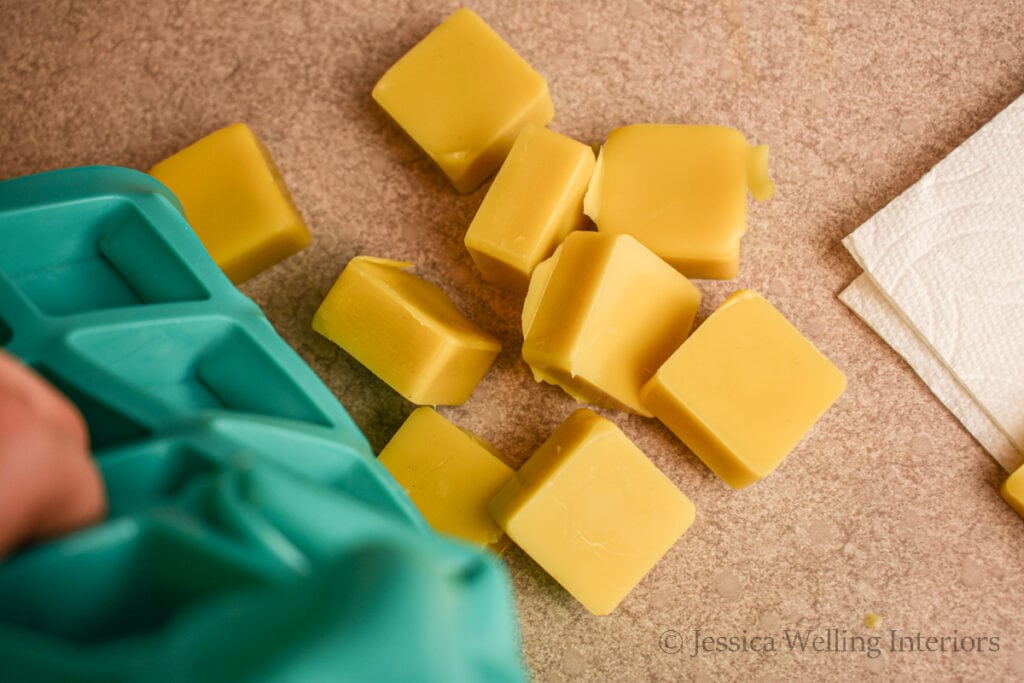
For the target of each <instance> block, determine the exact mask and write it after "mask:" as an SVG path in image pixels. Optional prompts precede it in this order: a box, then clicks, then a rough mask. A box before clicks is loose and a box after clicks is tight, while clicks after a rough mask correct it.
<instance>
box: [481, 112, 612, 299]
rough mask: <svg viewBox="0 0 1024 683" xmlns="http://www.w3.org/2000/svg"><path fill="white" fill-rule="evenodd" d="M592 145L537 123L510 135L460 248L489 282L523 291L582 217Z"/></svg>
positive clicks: (591, 162)
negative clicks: (463, 247)
mask: <svg viewBox="0 0 1024 683" xmlns="http://www.w3.org/2000/svg"><path fill="white" fill-rule="evenodd" d="M593 172H594V150H592V149H591V148H590V147H589V146H588V145H584V144H583V143H582V142H577V141H576V140H573V139H572V138H568V137H566V136H564V135H559V134H558V133H555V132H553V131H550V130H548V129H547V128H543V127H541V126H527V127H526V128H524V129H523V132H521V133H520V134H519V137H517V138H516V141H515V144H513V145H512V151H511V152H509V155H508V158H507V159H505V163H504V164H503V165H502V167H501V170H499V171H498V175H497V176H495V178H494V182H493V183H491V187H490V188H489V189H488V190H487V196H485V197H484V200H483V203H481V204H480V208H479V210H477V212H476V216H475V217H474V218H473V222H472V223H471V224H470V226H469V230H468V231H467V232H466V247H467V248H468V249H469V253H470V255H471V256H472V257H473V261H475V262H476V265H477V267H478V268H479V269H480V272H481V273H482V274H483V276H484V278H485V279H486V280H488V281H490V282H494V283H496V284H499V285H502V286H504V287H507V288H509V289H512V290H515V291H523V290H525V289H526V288H527V285H528V284H529V282H530V273H532V272H533V269H534V267H535V266H536V265H537V264H538V263H540V262H541V261H543V260H544V259H546V258H548V257H549V256H551V252H553V251H554V250H555V247H556V246H558V244H559V243H560V242H561V241H562V240H563V239H564V238H565V236H566V235H568V234H569V233H570V232H572V231H573V230H575V229H576V228H578V227H580V226H581V225H582V223H583V222H584V220H585V218H584V216H583V194H584V193H585V192H586V190H587V183H588V182H589V181H590V174H591V173H593Z"/></svg>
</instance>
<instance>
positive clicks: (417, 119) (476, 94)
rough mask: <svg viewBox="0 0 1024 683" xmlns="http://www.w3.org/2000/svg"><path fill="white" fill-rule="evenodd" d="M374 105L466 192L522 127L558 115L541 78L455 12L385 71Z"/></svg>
mask: <svg viewBox="0 0 1024 683" xmlns="http://www.w3.org/2000/svg"><path fill="white" fill-rule="evenodd" d="M373 99H374V100H376V101H377V103H378V104H380V106H381V107H382V108H383V109H384V111H386V112H387V113H388V115H389V116H391V118H392V119H394V120H395V122H396V123H398V125H399V126H401V127H402V129H403V130H405V132H406V133H408V135H409V137H411V138H412V139H413V141H415V142H416V144H418V145H419V146H420V147H421V148H422V149H423V151H424V152H426V153H427V155H428V156H429V157H430V158H431V159H433V160H434V162H435V163H437V165H438V166H440V167H441V170H442V171H444V173H445V174H446V175H447V176H448V178H449V179H450V180H451V181H452V184H453V185H454V186H455V189H456V190H458V191H459V192H471V191H473V190H474V189H476V188H477V187H478V186H479V185H480V184H481V183H482V182H483V181H484V180H485V179H486V178H487V177H488V176H489V175H491V174H492V173H493V172H494V171H496V170H497V168H498V167H499V166H500V165H501V162H502V161H503V160H504V159H505V156H506V155H507V154H508V151H509V149H510V148H511V147H512V142H513V141H514V140H515V139H516V135H518V134H519V131H520V130H521V129H522V128H523V127H524V126H526V125H528V124H531V123H535V124H538V125H542V126H543V125H545V124H547V123H548V122H549V121H550V120H551V119H552V117H554V115H555V110H554V106H553V105H552V103H551V96H550V94H549V93H548V85H547V83H546V82H545V80H544V78H543V77H542V76H541V75H540V74H539V73H537V72H536V71H534V70H533V68H531V67H530V65H529V64H527V63H526V61H525V60H524V59H523V58H522V57H520V56H519V55H518V54H516V52H515V50H513V49H512V48H511V47H510V46H509V45H508V44H507V43H506V42H505V41H504V40H502V39H501V37H500V36H498V34H497V33H495V32H494V30H493V29H491V27H489V26H488V25H487V24H485V23H484V21H483V20H482V19H481V18H480V17H478V16H477V15H476V14H474V13H473V12H472V11H471V10H468V9H466V8H462V9H459V10H456V11H455V12H454V13H453V14H452V15H451V16H449V17H448V18H447V19H445V20H444V21H443V22H442V23H441V24H440V25H439V26H438V27H437V28H435V29H434V30H433V31H431V32H430V33H429V34H428V35H427V36H426V37H425V38H424V39H423V40H421V41H420V42H419V43H417V44H416V45H415V46H414V47H413V48H412V49H411V50H409V52H407V53H406V54H405V55H404V56H403V57H402V58H401V59H399V60H398V61H397V62H395V64H394V65H393V66H392V67H391V68H390V69H388V70H387V72H386V73H385V74H384V75H383V76H382V77H381V79H380V81H378V82H377V85H375V86H374V88H373Z"/></svg>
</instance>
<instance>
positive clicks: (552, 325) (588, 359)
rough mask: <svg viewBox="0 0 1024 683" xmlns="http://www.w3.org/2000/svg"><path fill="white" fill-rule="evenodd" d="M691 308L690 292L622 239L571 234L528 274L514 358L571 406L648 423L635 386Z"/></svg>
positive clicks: (678, 336)
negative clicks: (571, 400) (588, 406)
mask: <svg viewBox="0 0 1024 683" xmlns="http://www.w3.org/2000/svg"><path fill="white" fill-rule="evenodd" d="M699 306H700V292H699V291H698V290H697V288H696V287H694V286H693V284H692V283H691V282H690V281H689V280H687V279H686V277H685V276H683V275H681V274H680V273H679V272H677V271H676V270H674V269H673V268H672V267H671V266H669V265H668V264H667V263H665V262H664V261H662V260H661V259H660V258H658V257H657V256H656V255H654V254H653V253H652V252H651V251H650V250H649V249H647V248H646V247H644V246H643V245H642V244H640V243H639V242H637V241H636V240H635V239H633V238H632V237H629V236H628V235H606V234H601V233H597V232H592V231H582V230H578V231H576V232H572V233H570V234H569V236H568V237H566V238H565V241H564V242H562V244H561V245H560V246H559V247H558V249H556V250H555V253H554V255H553V256H552V257H551V258H550V259H548V260H547V261H544V262H543V263H541V264H540V265H538V266H537V267H536V268H535V269H534V272H533V277H532V278H531V280H530V288H529V290H528V291H527V294H526V300H525V302H524V304H523V352H522V353H523V359H524V360H526V362H527V363H528V364H529V365H530V368H531V369H532V370H533V375H534V377H535V378H536V379H537V381H545V382H549V383H551V384H557V385H558V386H560V387H562V388H563V389H564V390H565V391H566V392H567V393H569V394H570V395H571V396H573V397H574V398H576V400H578V401H581V402H585V403H593V404H595V405H600V406H604V407H607V408H614V409H617V410H628V411H630V412H634V413H638V414H640V415H648V416H649V415H650V412H649V411H648V409H647V408H646V407H645V406H644V405H643V403H642V402H641V401H640V389H641V388H642V387H643V385H644V383H645V382H646V381H647V380H648V379H650V377H651V375H653V374H654V371H655V370H657V369H658V367H659V366H660V365H661V364H662V363H663V362H664V361H665V359H666V358H668V357H669V355H671V354H672V352H673V351H675V350H676V348H678V346H679V345H680V344H681V343H682V342H683V340H684V339H686V336H687V335H688V334H689V333H690V327H691V326H692V325H693V319H694V317H695V316H696V314H697V308H698V307H699Z"/></svg>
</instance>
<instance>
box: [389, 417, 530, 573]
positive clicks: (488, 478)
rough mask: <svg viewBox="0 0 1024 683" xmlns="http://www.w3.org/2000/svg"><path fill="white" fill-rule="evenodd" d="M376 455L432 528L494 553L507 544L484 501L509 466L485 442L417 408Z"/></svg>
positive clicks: (496, 488)
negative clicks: (378, 454)
mask: <svg viewBox="0 0 1024 683" xmlns="http://www.w3.org/2000/svg"><path fill="white" fill-rule="evenodd" d="M378 460H379V461H380V463H381V464H382V465H384V467H386V468H387V470H388V471H389V472H391V475H392V476H393V477H394V478H395V480H397V481H398V483H399V484H401V485H402V488H403V489H405V492H406V493H408V494H409V498H411V499H412V502H413V503H414V504H415V505H416V507H417V508H418V509H419V511H420V512H421V513H422V514H423V516H424V517H425V518H426V520H427V522H429V523H430V526H432V527H433V528H434V529H435V530H437V531H440V532H441V533H445V534H450V535H452V536H457V537H458V538H461V539H463V540H465V541H469V542H470V543H475V544H477V545H480V546H484V547H487V548H490V549H491V550H493V551H495V552H498V553H500V552H501V551H502V550H503V549H504V547H505V546H506V544H507V538H506V537H505V534H504V533H503V532H502V530H501V528H500V527H498V525H497V524H496V523H495V522H494V520H493V519H491V516H490V514H489V513H488V512H487V504H488V503H489V502H490V500H491V498H493V497H494V496H495V494H497V493H498V491H499V490H500V489H501V487H502V486H504V485H505V482H507V481H508V480H509V478H510V477H511V476H512V474H513V472H514V470H513V469H512V468H511V467H509V466H508V465H506V464H505V462H504V460H503V459H502V457H501V455H500V454H499V453H498V452H497V451H496V450H495V449H494V447H493V446H491V444H489V443H487V442H486V441H484V440H483V439H481V438H479V437H477V436H474V435H473V434H470V433H469V432H466V431H463V430H461V429H459V428H458V427H456V426H455V425H453V424H452V423H451V422H449V421H448V420H446V419H445V418H444V417H443V416H441V415H440V414H439V413H438V412H437V411H435V410H434V409H433V408H427V407H423V408H417V409H416V410H414V411H413V412H412V414H411V415H409V417H408V419H406V421H405V422H404V423H403V424H402V426H401V427H400V428H399V429H398V431H397V432H395V435H394V436H393V437H391V441H389V442H388V444H387V445H386V446H385V447H384V449H383V450H382V451H381V452H380V456H379V457H378Z"/></svg>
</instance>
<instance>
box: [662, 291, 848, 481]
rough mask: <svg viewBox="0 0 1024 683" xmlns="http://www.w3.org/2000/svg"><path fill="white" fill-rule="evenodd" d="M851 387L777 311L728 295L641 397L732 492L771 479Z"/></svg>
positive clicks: (755, 299) (752, 296) (758, 300)
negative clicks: (802, 440)
mask: <svg viewBox="0 0 1024 683" xmlns="http://www.w3.org/2000/svg"><path fill="white" fill-rule="evenodd" d="M845 388H846V377H844V376H843V373H842V372H841V371H840V370H839V369H838V368H837V367H836V366H835V365H833V364H832V362H831V361H829V360H828V358H825V356H823V355H822V354H821V352H819V351H818V350H817V349H816V348H814V346H813V345H812V344H811V342H809V341H808V340H807V339H806V338H804V336H803V335H801V334H800V332H799V330H797V329H796V328H795V327H793V325H792V324H790V322H789V321H788V320H786V318H785V317H783V315H782V314H781V313H779V311H778V310H776V308H775V307H774V306H772V305H771V304H770V303H769V302H768V301H767V300H765V299H764V298H762V297H761V295H759V294H758V293H757V292H754V291H752V290H749V289H745V290H740V291H738V292H736V293H734V294H733V295H732V296H730V297H729V298H728V299H727V300H726V301H725V303H723V304H722V305H721V306H720V307H719V308H718V309H717V310H716V311H715V312H714V313H712V314H711V315H710V316H708V319H707V320H705V321H704V323H703V324H702V325H701V326H700V327H698V328H697V329H696V331H694V333H693V334H692V335H690V338H689V339H687V340H686V341H685V342H683V344H682V346H680V347H679V349H678V350H677V351H676V352H675V353H673V354H672V357H671V358H669V359H668V360H667V361H665V364H664V365H662V366H661V368H659V369H658V371H657V372H656V373H655V374H654V377H653V378H651V381H650V382H648V383H647V385H646V386H645V387H644V390H643V395H642V398H643V401H644V403H645V404H646V405H647V407H648V408H650V410H651V412H653V413H654V415H655V416H656V417H657V418H658V419H659V420H661V421H662V422H663V423H665V425H666V426H667V427H668V428H669V429H671V430H672V431H673V432H674V433H675V434H676V436H678V437H679V438H680V439H682V441H683V442H684V443H685V444H686V445H687V446H689V447H690V449H691V450H692V451H693V452H694V453H695V454H696V455H697V456H698V457H699V458H700V459H701V460H703V461H704V463H705V464H706V465H707V466H708V467H710V468H711V469H712V470H713V471H714V472H715V474H717V475H718V476H719V477H721V478H722V479H723V480H725V482H726V483H728V484H729V485H730V486H732V487H733V488H737V489H738V488H743V487H744V486H748V485H749V484H752V483H754V482H755V481H758V480H759V479H762V478H763V477H765V476H767V475H768V474H770V473H771V472H772V471H773V470H775V468H776V467H778V465H779V463H781V462H782V460H783V458H785V457H786V455H787V454H789V452H790V451H791V450H792V449H793V447H794V446H796V444H797V443H798V442H799V441H800V439H802V438H803V436H804V435H805V434H806V433H807V432H808V431H809V430H810V429H811V427H812V426H813V425H814V423H815V422H816V421H817V420H818V418H819V417H821V415H822V414H823V413H824V412H825V411H826V410H828V408H829V406H831V405H832V403H833V402H835V400H836V399H837V398H839V395H840V394H842V393H843V390H844V389H845Z"/></svg>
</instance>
